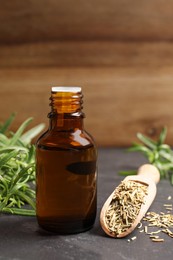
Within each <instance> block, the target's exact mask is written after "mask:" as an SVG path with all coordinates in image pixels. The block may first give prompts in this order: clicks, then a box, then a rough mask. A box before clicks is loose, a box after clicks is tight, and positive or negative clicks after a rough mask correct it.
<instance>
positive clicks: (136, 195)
mask: <svg viewBox="0 0 173 260" xmlns="http://www.w3.org/2000/svg"><path fill="white" fill-rule="evenodd" d="M146 195H147V185H144V184H142V183H139V182H137V181H122V182H121V184H120V185H119V186H118V187H117V188H116V189H115V192H114V195H113V197H112V201H111V203H110V205H109V207H108V208H107V211H106V213H105V222H106V224H107V227H108V229H109V231H110V232H111V233H112V234H114V235H115V236H117V235H120V234H121V233H123V232H125V231H126V230H127V229H129V228H130V227H131V225H132V224H133V223H134V221H135V220H136V218H137V216H138V215H139V212H140V209H141V206H142V204H144V203H145V197H146Z"/></svg>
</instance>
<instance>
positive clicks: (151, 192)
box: [100, 164, 160, 238]
mask: <svg viewBox="0 0 173 260" xmlns="http://www.w3.org/2000/svg"><path fill="white" fill-rule="evenodd" d="M159 180H160V173H159V171H158V169H157V168H156V167H155V166H153V165H151V164H144V165H142V166H141V167H140V168H139V169H138V175H134V176H127V177H126V178H125V179H124V181H136V182H138V183H142V184H144V185H147V186H148V189H147V190H148V194H147V195H146V197H145V204H142V206H141V209H140V212H139V215H138V216H137V217H136V220H135V221H134V222H133V224H132V225H131V227H130V228H128V229H127V230H126V231H125V232H123V233H120V234H119V235H116V234H114V233H112V232H111V231H110V230H109V228H108V226H107V224H106V221H105V214H106V211H107V209H108V207H109V205H110V203H111V201H112V197H113V196H114V191H115V190H114V191H113V192H112V194H111V195H110V196H109V197H108V199H107V200H106V202H105V203H104V205H103V207H102V210H101V213H100V224H101V226H102V229H103V230H104V231H105V233H106V234H107V235H109V236H111V237H117V238H121V237H125V236H127V235H129V234H130V233H131V232H132V231H133V230H134V229H135V227H136V226H137V225H138V224H139V222H140V221H141V219H142V218H143V217H144V215H145V214H146V212H147V211H148V209H149V207H150V206H151V204H152V202H153V200H154V198H155V196H156V184H157V183H158V182H159Z"/></svg>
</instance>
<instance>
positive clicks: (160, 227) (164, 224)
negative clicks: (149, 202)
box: [128, 196, 173, 242]
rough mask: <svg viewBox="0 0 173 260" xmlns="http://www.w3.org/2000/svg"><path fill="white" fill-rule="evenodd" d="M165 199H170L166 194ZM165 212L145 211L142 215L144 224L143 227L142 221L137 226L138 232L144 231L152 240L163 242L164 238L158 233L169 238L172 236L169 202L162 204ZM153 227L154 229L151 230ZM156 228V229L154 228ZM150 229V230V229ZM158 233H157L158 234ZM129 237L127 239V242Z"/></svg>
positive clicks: (172, 222) (172, 218) (171, 216)
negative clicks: (143, 215)
mask: <svg viewBox="0 0 173 260" xmlns="http://www.w3.org/2000/svg"><path fill="white" fill-rule="evenodd" d="M167 200H171V196H168V198H167ZM163 206H164V208H165V210H167V212H166V213H164V212H160V213H159V214H158V213H156V212H147V214H146V215H145V217H143V221H144V223H145V222H146V223H147V224H148V225H147V224H145V226H144V227H143V224H142V222H141V223H140V225H139V226H138V228H139V229H140V231H139V232H140V233H142V232H143V233H145V234H147V235H149V237H150V238H151V240H152V241H153V242H164V238H162V237H160V236H159V235H160V234H163V233H165V234H167V235H168V236H169V237H170V238H173V215H172V214H171V211H172V210H173V205H172V204H171V203H169V204H164V205H163ZM153 228H154V231H153ZM156 228H157V229H156ZM151 229H152V230H151ZM158 234H159V235H158ZM129 241H130V239H128V242H129Z"/></svg>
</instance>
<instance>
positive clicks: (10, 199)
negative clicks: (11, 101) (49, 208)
mask: <svg viewBox="0 0 173 260" xmlns="http://www.w3.org/2000/svg"><path fill="white" fill-rule="evenodd" d="M14 119H15V114H12V115H11V116H10V117H9V118H8V120H7V121H6V122H5V123H4V124H3V125H1V126H0V212H4V213H11V214H18V215H30V216H32V215H35V146H34V145H33V144H31V140H32V138H34V137H35V136H36V135H37V134H38V133H40V131H42V129H43V128H44V125H43V124H40V125H38V126H36V127H34V128H32V129H30V130H28V131H26V132H25V133H24V131H25V130H26V127H28V125H29V124H30V123H31V121H32V118H29V119H27V120H26V121H24V122H23V123H22V125H21V126H20V127H19V128H18V130H17V131H16V132H15V133H13V132H11V131H9V127H10V126H11V123H12V122H13V120H14ZM27 205H29V206H30V208H31V209H30V208H29V209H28V207H26V206H27Z"/></svg>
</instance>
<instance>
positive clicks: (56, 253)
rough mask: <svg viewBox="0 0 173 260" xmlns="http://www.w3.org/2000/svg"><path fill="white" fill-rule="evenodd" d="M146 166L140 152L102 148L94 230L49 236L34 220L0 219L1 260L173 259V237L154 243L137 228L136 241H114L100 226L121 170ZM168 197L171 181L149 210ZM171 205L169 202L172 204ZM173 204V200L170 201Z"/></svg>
mask: <svg viewBox="0 0 173 260" xmlns="http://www.w3.org/2000/svg"><path fill="white" fill-rule="evenodd" d="M143 163H145V159H144V158H143V157H142V156H141V155H139V154H137V153H126V152H125V151H124V150H123V149H115V148H110V149H108V148H103V149H99V161H98V170H99V172H98V214H97V218H96V222H95V225H94V227H93V228H92V229H91V230H89V231H87V232H85V233H80V234H75V235H67V236H62V235H61V236H60V235H49V234H47V233H44V232H43V231H41V230H40V229H39V228H38V225H37V222H36V218H35V217H22V216H12V215H1V216H0V260H1V259H2V260H5V259H7V260H23V259H24V260H32V259H33V260H35V259H37V260H39V259H41V260H44V259H49V260H53V259H59V260H73V259H74V260H85V259H86V260H88V259H89V260H90V259H92V260H96V259H105V260H106V259H115V260H119V259H122V260H126V259H127V260H139V259H140V260H144V259H145V260H146V259H147V260H150V259H152V260H155V259H158V260H163V259H166V260H170V259H171V260H172V259H173V238H170V237H168V236H167V235H166V234H164V233H163V235H162V237H164V239H165V241H164V242H160V243H158V242H152V241H151V239H150V238H149V236H148V235H147V234H145V233H140V232H139V229H136V230H135V231H134V232H133V234H131V235H130V237H132V236H136V237H137V239H136V240H134V241H131V242H128V241H127V239H128V238H123V239H114V238H110V237H108V236H106V235H105V234H104V232H103V231H102V229H101V227H100V224H99V214H100V209H101V207H102V205H103V203H104V202H105V200H106V199H107V197H108V196H109V195H110V193H111V192H112V191H113V189H114V188H115V187H116V186H117V185H118V184H119V183H120V181H121V180H122V179H123V177H122V176H120V175H119V174H118V172H119V170H125V169H135V168H138V167H139V166H140V165H141V164H143ZM168 195H171V196H172V197H173V187H172V186H171V185H170V183H169V182H168V181H165V180H162V181H161V182H160V183H159V184H158V192H157V196H156V198H155V201H154V203H153V204H152V206H151V208H150V210H153V211H155V212H158V213H159V212H160V211H163V210H164V209H163V204H164V203H166V202H167V197H168ZM169 203H170V202H169ZM171 203H172V201H171Z"/></svg>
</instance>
